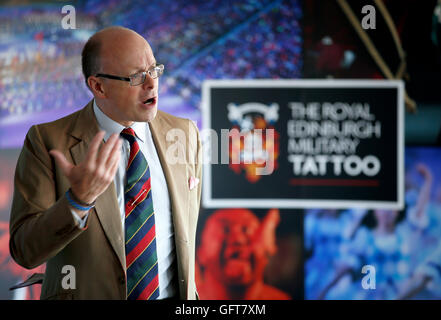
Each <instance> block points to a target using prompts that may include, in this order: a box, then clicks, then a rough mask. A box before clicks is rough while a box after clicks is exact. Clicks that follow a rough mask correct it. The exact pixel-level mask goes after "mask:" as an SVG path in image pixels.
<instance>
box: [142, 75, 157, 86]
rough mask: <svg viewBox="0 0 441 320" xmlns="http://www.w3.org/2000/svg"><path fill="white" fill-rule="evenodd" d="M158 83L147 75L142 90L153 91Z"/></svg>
mask: <svg viewBox="0 0 441 320" xmlns="http://www.w3.org/2000/svg"><path fill="white" fill-rule="evenodd" d="M156 82H157V80H156V79H152V77H150V75H149V74H146V76H145V81H144V83H143V84H142V88H143V89H144V90H153V89H155V87H156V85H157V84H156Z"/></svg>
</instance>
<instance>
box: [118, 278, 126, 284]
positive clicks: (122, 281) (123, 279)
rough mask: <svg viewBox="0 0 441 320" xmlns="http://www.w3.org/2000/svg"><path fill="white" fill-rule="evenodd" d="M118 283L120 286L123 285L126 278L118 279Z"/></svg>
mask: <svg viewBox="0 0 441 320" xmlns="http://www.w3.org/2000/svg"><path fill="white" fill-rule="evenodd" d="M118 281H119V282H120V283H121V284H125V283H126V278H125V277H119V278H118Z"/></svg>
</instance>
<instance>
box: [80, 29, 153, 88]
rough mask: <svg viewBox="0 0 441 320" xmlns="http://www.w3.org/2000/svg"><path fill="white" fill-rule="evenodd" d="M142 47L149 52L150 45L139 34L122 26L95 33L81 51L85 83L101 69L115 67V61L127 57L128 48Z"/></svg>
mask: <svg viewBox="0 0 441 320" xmlns="http://www.w3.org/2000/svg"><path fill="white" fill-rule="evenodd" d="M142 47H145V50H147V51H149V52H151V47H150V45H149V44H148V42H147V41H146V40H145V39H144V38H143V37H142V36H141V35H140V34H138V33H137V32H135V31H133V30H130V29H127V28H124V27H120V26H113V27H108V28H104V29H102V30H100V31H98V32H97V33H95V34H94V35H93V36H92V37H90V38H89V40H88V41H87V42H86V44H85V46H84V48H83V52H82V69H83V74H84V78H85V81H86V85H87V86H89V85H88V83H87V79H88V78H89V77H90V76H92V75H95V74H97V73H98V72H101V71H102V70H103V69H108V68H109V67H110V68H111V67H112V66H113V67H115V63H118V62H119V61H124V60H126V59H127V57H128V56H129V55H128V54H127V53H128V52H130V50H132V49H133V48H137V49H139V48H142ZM129 58H130V57H129ZM116 68H117V66H116Z"/></svg>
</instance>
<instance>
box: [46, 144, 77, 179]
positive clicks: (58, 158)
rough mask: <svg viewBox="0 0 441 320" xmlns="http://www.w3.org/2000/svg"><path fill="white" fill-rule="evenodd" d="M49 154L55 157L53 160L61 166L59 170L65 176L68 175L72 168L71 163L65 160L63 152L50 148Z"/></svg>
mask: <svg viewBox="0 0 441 320" xmlns="http://www.w3.org/2000/svg"><path fill="white" fill-rule="evenodd" d="M49 154H50V155H51V156H52V157H54V158H55V162H56V163H57V165H58V166H59V167H60V168H61V171H62V172H63V174H64V175H65V176H66V177H68V176H69V175H70V171H71V170H72V168H73V164H71V163H70V162H69V161H67V159H66V157H65V156H64V154H62V153H61V152H60V151H58V150H51V151H49Z"/></svg>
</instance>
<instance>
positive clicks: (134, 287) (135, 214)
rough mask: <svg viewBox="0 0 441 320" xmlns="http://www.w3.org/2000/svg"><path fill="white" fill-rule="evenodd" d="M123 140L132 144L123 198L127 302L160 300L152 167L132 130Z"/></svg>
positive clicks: (123, 133) (127, 132) (122, 133)
mask: <svg viewBox="0 0 441 320" xmlns="http://www.w3.org/2000/svg"><path fill="white" fill-rule="evenodd" d="M121 136H122V137H123V138H125V139H127V140H128V141H129V143H130V157H129V162H128V165H127V184H126V186H125V195H124V200H125V213H126V219H125V237H126V238H125V239H126V240H125V242H126V266H127V300H154V299H157V298H158V296H159V282H158V257H157V255H156V232H155V214H154V212H153V201H152V192H151V188H150V170H149V165H148V163H147V160H146V159H145V158H144V155H143V154H142V152H141V150H140V149H139V145H138V142H136V138H135V132H134V131H133V129H132V128H126V129H124V130H123V131H122V132H121Z"/></svg>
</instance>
